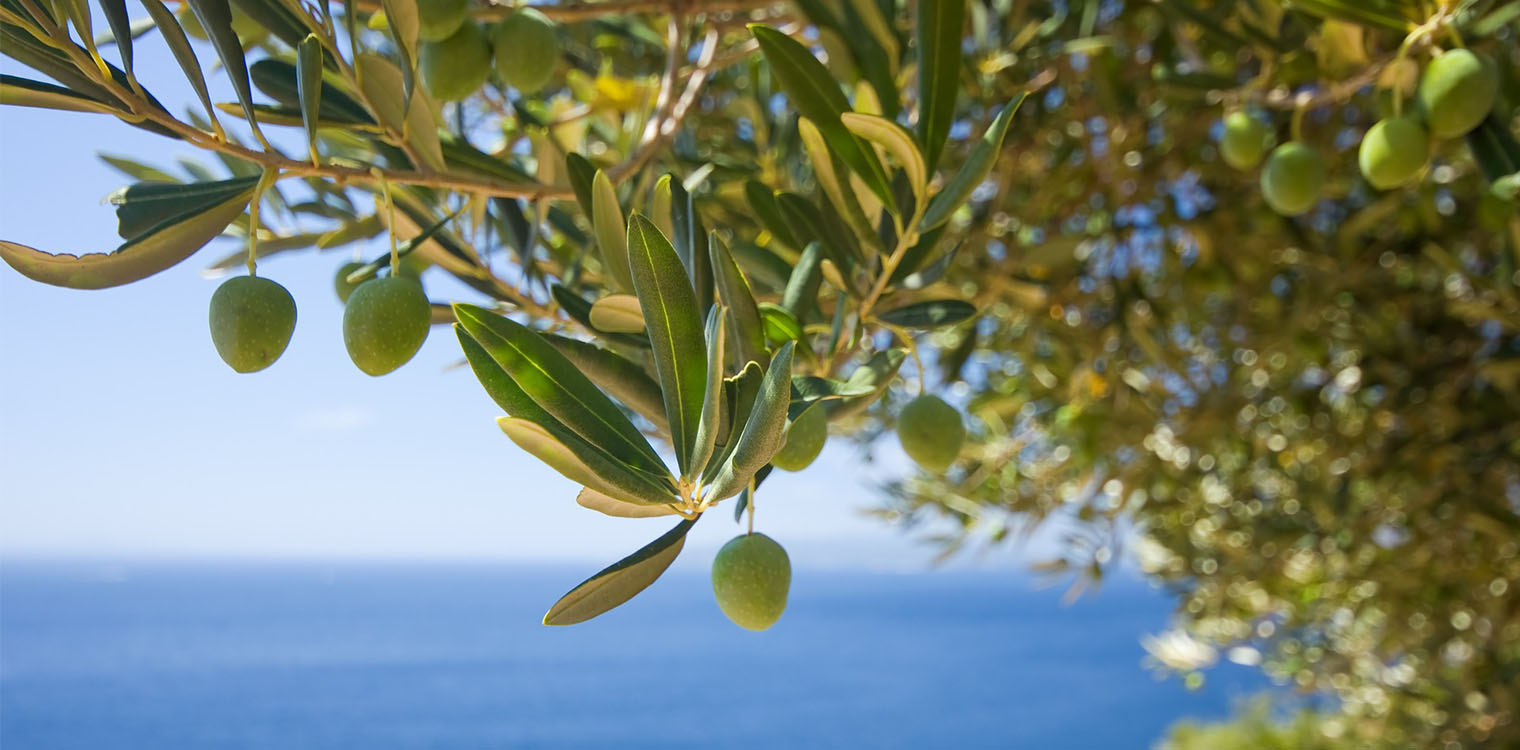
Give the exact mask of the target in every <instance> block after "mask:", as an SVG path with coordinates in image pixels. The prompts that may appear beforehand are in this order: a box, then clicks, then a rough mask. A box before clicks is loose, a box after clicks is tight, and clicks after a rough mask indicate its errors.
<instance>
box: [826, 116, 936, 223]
mask: <svg viewBox="0 0 1520 750" xmlns="http://www.w3.org/2000/svg"><path fill="white" fill-rule="evenodd" d="M839 120H840V122H842V123H844V126H845V127H846V128H849V129H850V132H851V133H854V134H855V135H858V136H860V137H861V138H864V139H866V140H868V141H870V142H871V143H873V144H876V145H877V146H880V147H881V148H882V149H883V150H885V151H886V152H887V153H889V154H891V155H892V158H893V159H896V160H897V164H898V166H901V167H902V169H903V173H904V174H905V175H906V176H907V178H908V187H909V188H910V189H912V191H913V200H914V202H915V203H922V202H923V199H924V191H925V190H927V189H928V186H929V169H928V167H927V166H926V165H925V164H924V155H923V154H922V153H919V150H918V145H917V144H915V143H914V142H913V136H912V135H910V134H909V133H908V131H906V130H903V128H902V126H901V125H898V124H897V123H895V122H892V121H891V120H888V119H886V118H884V117H879V116H877V115H863V114H860V113H858V112H845V113H844V114H842V115H840V116H839Z"/></svg>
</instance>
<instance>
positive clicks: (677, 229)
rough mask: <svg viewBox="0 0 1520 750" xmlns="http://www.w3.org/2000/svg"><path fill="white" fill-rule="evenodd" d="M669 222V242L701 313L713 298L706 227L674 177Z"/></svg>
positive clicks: (689, 198)
mask: <svg viewBox="0 0 1520 750" xmlns="http://www.w3.org/2000/svg"><path fill="white" fill-rule="evenodd" d="M670 226H671V229H672V230H673V234H671V235H669V239H670V242H671V245H672V246H673V247H674V248H675V250H676V257H678V258H680V259H681V264H682V265H683V266H685V267H686V275H687V276H688V277H690V279H691V286H692V290H693V291H694V292H695V293H696V300H697V314H698V315H699V316H705V315H707V310H708V308H710V307H712V300H713V271H712V265H711V263H710V261H709V259H708V255H709V252H708V250H709V248H708V246H707V239H708V238H707V230H706V229H705V228H704V227H703V226H702V217H701V216H700V215H698V214H697V204H696V201H695V200H694V199H693V198H692V196H691V193H690V192H689V191H687V189H686V186H685V185H683V184H682V183H681V182H680V181H677V180H672V181H671V185H670Z"/></svg>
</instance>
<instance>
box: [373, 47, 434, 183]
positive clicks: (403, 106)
mask: <svg viewBox="0 0 1520 750" xmlns="http://www.w3.org/2000/svg"><path fill="white" fill-rule="evenodd" d="M354 67H355V68H356V69H357V70H358V73H359V86H360V88H361V89H362V92H361V93H362V94H363V95H364V100H365V101H366V102H368V103H369V107H370V111H371V112H373V113H374V116H375V119H376V121H378V122H379V123H381V124H382V125H384V126H385V127H386V128H387V129H389V130H390V131H391V132H393V133H397V134H404V135H405V138H406V143H407V144H408V145H409V146H411V148H412V150H413V151H414V152H416V154H417V156H418V157H419V158H421V159H422V160H423V162H424V164H420V165H418V166H419V167H421V166H426V167H431V168H432V169H434V170H442V169H443V168H444V161H443V146H442V144H441V143H440V142H439V139H438V121H437V120H436V119H435V116H434V112H435V111H436V107H435V105H434V104H433V101H432V99H431V98H430V97H429V96H428V94H427V92H426V91H415V92H413V93H412V95H411V96H410V97H407V96H406V91H405V89H406V84H405V81H404V77H403V75H402V72H401V69H400V68H397V67H396V64H395V63H393V62H391V61H390V60H387V59H385V58H384V57H381V56H379V55H376V54H373V53H369V52H365V53H361V54H358V55H355V56H354Z"/></svg>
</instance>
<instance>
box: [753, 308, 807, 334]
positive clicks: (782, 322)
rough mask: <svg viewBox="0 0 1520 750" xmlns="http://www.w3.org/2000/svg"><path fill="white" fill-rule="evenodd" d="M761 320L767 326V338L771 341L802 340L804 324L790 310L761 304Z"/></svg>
mask: <svg viewBox="0 0 1520 750" xmlns="http://www.w3.org/2000/svg"><path fill="white" fill-rule="evenodd" d="M760 320H761V322H762V323H764V325H765V337H766V338H767V339H769V340H771V341H777V342H781V341H801V340H802V324H801V323H800V322H798V321H797V318H796V317H795V316H793V315H792V313H791V311H790V310H787V309H786V308H784V307H782V306H780V305H777V304H775V303H772V302H762V303H760Z"/></svg>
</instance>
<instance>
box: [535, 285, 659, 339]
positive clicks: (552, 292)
mask: <svg viewBox="0 0 1520 750" xmlns="http://www.w3.org/2000/svg"><path fill="white" fill-rule="evenodd" d="M549 296H551V297H553V298H554V301H555V303H556V304H558V305H559V307H560V309H561V310H563V311H564V312H565V314H566V315H568V316H570V318H571V319H572V320H574V321H575V322H577V323H580V324H581V325H582V326H584V327H585V328H586V330H588V331H591V332H593V333H598V334H600V335H599V336H598V338H600V339H602V340H603V341H606V342H607V343H609V344H616V345H618V346H622V347H625V348H630V349H648V348H649V337H648V336H644V335H636V334H629V333H601V332H599V331H597V329H596V326H594V325H592V324H591V308H592V303H591V302H589V301H587V300H586V298H585V297H582V296H580V295H579V294H576V293H575V292H572V291H570V288H569V287H567V286H565V285H564V284H550V285H549Z"/></svg>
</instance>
